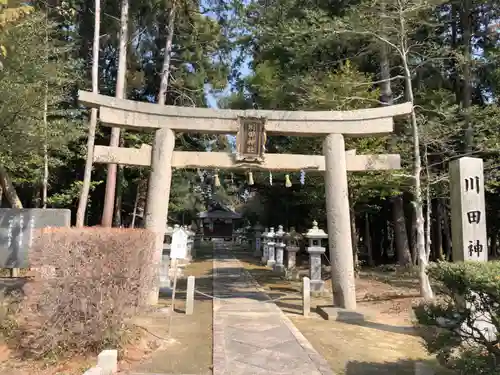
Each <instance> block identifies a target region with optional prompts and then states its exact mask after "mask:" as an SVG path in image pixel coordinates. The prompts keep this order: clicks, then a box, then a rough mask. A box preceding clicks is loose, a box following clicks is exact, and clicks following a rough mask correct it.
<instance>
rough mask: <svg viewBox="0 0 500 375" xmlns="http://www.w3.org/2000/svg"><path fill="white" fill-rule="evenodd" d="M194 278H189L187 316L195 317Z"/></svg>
mask: <svg viewBox="0 0 500 375" xmlns="http://www.w3.org/2000/svg"><path fill="white" fill-rule="evenodd" d="M194 283H195V278H194V276H188V279H187V288H186V315H193V311H194Z"/></svg>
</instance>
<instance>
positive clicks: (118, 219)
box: [113, 165, 125, 227]
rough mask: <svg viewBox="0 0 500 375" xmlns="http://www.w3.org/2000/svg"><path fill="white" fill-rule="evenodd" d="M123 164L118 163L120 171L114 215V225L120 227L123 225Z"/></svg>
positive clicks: (117, 177)
mask: <svg viewBox="0 0 500 375" xmlns="http://www.w3.org/2000/svg"><path fill="white" fill-rule="evenodd" d="M124 177H125V176H124V173H123V165H118V173H117V175H116V199H115V210H114V215H113V226H115V227H120V226H121V225H122V201H123V183H124Z"/></svg>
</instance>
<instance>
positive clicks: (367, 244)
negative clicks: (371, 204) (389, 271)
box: [363, 213, 375, 267]
mask: <svg viewBox="0 0 500 375" xmlns="http://www.w3.org/2000/svg"><path fill="white" fill-rule="evenodd" d="M363 242H364V244H365V248H366V256H367V263H368V266H369V267H373V266H374V265H375V262H374V261H373V247H372V240H371V234H370V215H369V214H368V213H365V235H364V241H363Z"/></svg>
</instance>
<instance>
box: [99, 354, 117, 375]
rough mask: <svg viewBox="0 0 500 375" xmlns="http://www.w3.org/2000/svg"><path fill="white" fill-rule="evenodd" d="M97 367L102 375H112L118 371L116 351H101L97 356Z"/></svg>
mask: <svg viewBox="0 0 500 375" xmlns="http://www.w3.org/2000/svg"><path fill="white" fill-rule="evenodd" d="M97 367H100V368H101V369H102V371H101V374H102V375H112V374H115V373H116V372H117V371H118V350H116V349H108V350H103V351H102V352H101V353H99V355H98V356H97Z"/></svg>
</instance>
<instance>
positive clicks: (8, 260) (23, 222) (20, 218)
mask: <svg viewBox="0 0 500 375" xmlns="http://www.w3.org/2000/svg"><path fill="white" fill-rule="evenodd" d="M70 225H71V211H70V210H67V209H58V208H47V209H39V208H22V209H19V208H1V209H0V268H12V269H16V268H29V267H30V264H29V257H28V254H29V249H30V247H31V245H32V243H33V231H34V230H35V229H41V228H48V227H68V228H69V226H70Z"/></svg>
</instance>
